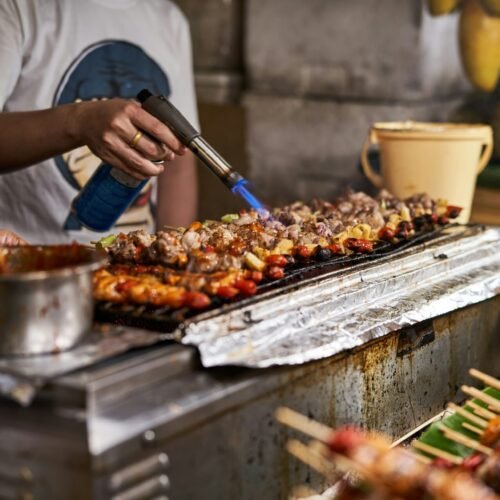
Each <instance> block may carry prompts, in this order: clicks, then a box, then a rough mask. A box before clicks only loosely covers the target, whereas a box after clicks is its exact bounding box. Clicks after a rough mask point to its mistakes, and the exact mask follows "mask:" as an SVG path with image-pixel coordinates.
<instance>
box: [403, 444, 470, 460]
mask: <svg viewBox="0 0 500 500" xmlns="http://www.w3.org/2000/svg"><path fill="white" fill-rule="evenodd" d="M411 445H412V446H413V448H415V449H417V450H420V451H423V452H425V453H428V454H429V455H432V456H434V457H437V458H443V459H444V460H448V462H451V463H452V464H455V465H460V464H461V463H462V461H463V460H462V459H461V458H460V457H457V456H456V455H453V454H451V453H448V452H447V451H443V450H440V449H439V448H436V447H435V446H431V445H430V444H426V443H422V442H421V441H417V440H415V441H413V442H412V443H411Z"/></svg>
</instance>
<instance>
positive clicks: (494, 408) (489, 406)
mask: <svg viewBox="0 0 500 500" xmlns="http://www.w3.org/2000/svg"><path fill="white" fill-rule="evenodd" d="M488 410H491V411H494V412H496V413H500V410H498V409H497V408H496V406H494V405H488ZM495 416H497V415H495Z"/></svg>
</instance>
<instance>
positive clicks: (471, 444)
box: [439, 424, 493, 455]
mask: <svg viewBox="0 0 500 500" xmlns="http://www.w3.org/2000/svg"><path fill="white" fill-rule="evenodd" d="M439 429H440V430H441V431H442V433H443V434H444V436H445V437H446V438H448V439H449V440H450V441H455V443H458V444H461V445H463V446H467V448H472V449H473V450H475V451H478V452H480V453H484V454H485V455H492V454H493V450H492V449H491V448H488V447H487V446H484V445H482V444H480V443H478V442H477V441H474V440H473V439H470V438H468V437H466V436H464V435H462V434H460V432H456V431H454V430H452V429H450V428H449V427H446V426H445V425H443V424H440V425H439Z"/></svg>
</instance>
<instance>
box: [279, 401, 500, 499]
mask: <svg viewBox="0 0 500 500" xmlns="http://www.w3.org/2000/svg"><path fill="white" fill-rule="evenodd" d="M276 418H277V419H278V421H280V422H281V423H283V424H285V425H287V426H289V427H291V428H293V429H296V430H299V431H301V432H303V433H304V434H306V435H308V436H310V437H312V438H314V439H318V440H320V441H321V442H322V443H323V444H324V445H325V447H326V448H327V450H328V454H326V455H325V460H329V461H331V462H332V463H335V464H337V465H339V466H340V467H342V468H347V469H350V470H351V471H354V472H355V473H356V474H358V475H359V476H360V477H361V483H363V487H364V488H366V487H368V488H369V489H370V490H371V492H372V493H376V497H377V498H378V499H392V498H395V497H396V498H426V499H444V498H446V499H447V500H470V499H474V498H478V499H479V498H481V499H482V500H498V497H497V495H496V494H495V493H494V491H492V490H491V489H490V488H489V487H487V486H486V485H485V484H484V483H482V482H481V481H479V480H478V479H477V478H475V477H473V476H472V475H471V474H470V473H468V472H466V471H465V470H462V469H460V468H456V469H453V470H450V471H449V470H445V469H442V468H439V467H434V466H433V465H432V464H424V463H422V462H421V461H420V460H419V459H418V458H417V457H415V456H413V455H412V454H411V453H408V451H407V450H404V449H402V448H401V447H395V448H391V443H390V441H389V440H388V439H387V438H386V437H384V436H382V435H380V434H376V433H367V432H363V431H361V430H360V429H355V428H352V427H344V428H341V429H338V430H334V429H331V428H329V427H327V426H325V425H323V424H321V423H319V422H316V421H314V420H312V419H309V418H307V417H305V416H304V415H301V414H300V413H297V412H295V411H293V410H290V409H289V408H280V409H279V410H278V411H277V413H276ZM294 443H295V444H293V448H294V450H295V451H297V450H300V451H299V453H301V454H302V456H303V457H304V458H305V460H304V461H310V459H311V456H312V455H313V454H312V453H311V450H310V448H309V447H307V446H305V445H302V446H301V445H297V444H296V442H294ZM304 453H305V454H304ZM297 454H298V453H295V455H297ZM327 477H328V476H327ZM352 487H354V486H353V485H352V484H349V485H348V488H352ZM358 493H359V491H358ZM340 498H349V496H344V497H342V496H340ZM360 498H363V497H360Z"/></svg>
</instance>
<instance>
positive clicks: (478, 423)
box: [448, 403, 488, 432]
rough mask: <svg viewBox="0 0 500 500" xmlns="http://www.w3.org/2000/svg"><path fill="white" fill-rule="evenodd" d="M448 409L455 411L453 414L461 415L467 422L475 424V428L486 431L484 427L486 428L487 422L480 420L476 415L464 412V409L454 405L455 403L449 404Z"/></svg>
mask: <svg viewBox="0 0 500 500" xmlns="http://www.w3.org/2000/svg"><path fill="white" fill-rule="evenodd" d="M448 408H450V409H451V410H453V411H455V413H458V414H459V415H461V416H462V417H464V418H465V419H467V420H468V421H469V422H472V423H474V424H476V427H481V428H482V429H486V427H488V422H487V421H486V420H483V419H482V418H480V417H477V416H476V415H474V414H473V413H471V412H470V411H467V410H465V409H464V408H462V407H461V406H458V405H456V404H455V403H449V404H448ZM480 432H481V431H480Z"/></svg>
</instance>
